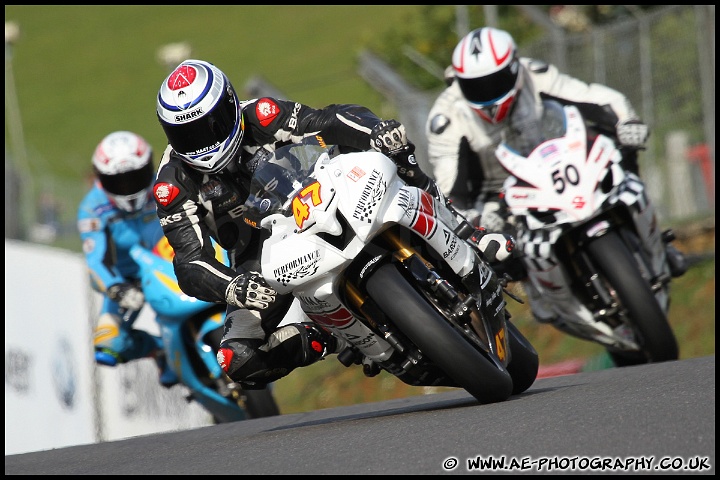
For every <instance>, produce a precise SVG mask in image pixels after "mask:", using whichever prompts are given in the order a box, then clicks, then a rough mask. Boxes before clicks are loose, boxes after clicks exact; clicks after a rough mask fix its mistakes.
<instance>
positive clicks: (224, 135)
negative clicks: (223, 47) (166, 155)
mask: <svg viewBox="0 0 720 480" xmlns="http://www.w3.org/2000/svg"><path fill="white" fill-rule="evenodd" d="M157 116H158V119H159V120H160V125H162V127H163V130H165V135H166V136H167V139H168V142H169V143H170V145H171V146H172V148H173V150H175V152H176V153H177V154H178V155H180V157H181V158H182V159H183V160H184V161H185V162H186V163H188V164H189V165H190V166H192V167H193V168H195V169H196V170H199V171H201V172H205V173H216V172H218V171H220V170H222V169H223V168H225V166H227V165H228V164H229V163H230V160H232V159H233V158H234V157H235V156H236V154H237V152H238V151H239V149H240V142H241V140H242V137H243V131H244V128H245V126H244V124H243V118H242V111H241V108H240V104H239V102H238V97H237V94H236V93H235V89H234V88H233V86H232V84H231V83H230V80H228V78H227V77H226V76H225V74H224V73H223V72H222V71H220V69H219V68H217V67H216V66H214V65H213V64H211V63H208V62H205V61H202V60H185V61H183V62H182V63H180V65H178V66H177V67H176V68H175V70H173V72H172V73H171V74H170V75H169V76H168V77H167V78H166V79H165V80H164V81H163V83H162V85H161V86H160V91H159V92H158V96H157Z"/></svg>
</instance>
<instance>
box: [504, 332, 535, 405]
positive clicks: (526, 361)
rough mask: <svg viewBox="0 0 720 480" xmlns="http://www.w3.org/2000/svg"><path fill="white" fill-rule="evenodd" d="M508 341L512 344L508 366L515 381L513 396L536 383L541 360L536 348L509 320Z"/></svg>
mask: <svg viewBox="0 0 720 480" xmlns="http://www.w3.org/2000/svg"><path fill="white" fill-rule="evenodd" d="M506 324H507V331H508V339H509V344H510V363H509V364H508V366H507V370H508V372H510V377H512V381H513V390H512V394H513V395H518V394H520V393H522V392H524V391H525V390H527V389H528V388H530V386H531V385H532V384H533V383H535V379H536V378H537V374H538V369H539V368H540V359H539V358H538V353H537V351H536V350H535V348H534V347H533V346H532V345H531V344H530V342H529V341H528V340H527V338H525V336H524V335H523V334H522V333H520V330H518V328H517V327H516V326H515V325H514V324H512V323H511V322H510V320H507V322H506Z"/></svg>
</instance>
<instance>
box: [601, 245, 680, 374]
mask: <svg viewBox="0 0 720 480" xmlns="http://www.w3.org/2000/svg"><path fill="white" fill-rule="evenodd" d="M588 253H589V254H590V255H591V256H592V258H593V260H594V262H595V265H597V267H598V268H599V269H600V272H601V273H602V275H603V277H604V278H605V279H606V281H607V282H608V283H609V284H610V285H611V286H612V288H613V289H614V290H615V292H616V293H617V297H618V298H619V300H620V302H621V304H622V307H623V308H624V309H625V310H626V311H627V315H628V316H629V318H630V319H631V323H632V328H633V331H634V332H635V335H636V337H637V340H638V343H639V344H640V347H641V349H642V351H641V352H619V351H616V350H610V349H608V353H609V354H610V356H611V357H612V359H613V361H614V362H615V364H616V365H617V366H628V365H638V364H645V363H650V362H666V361H671V360H677V359H678V356H679V353H678V344H677V340H676V339H675V334H674V333H673V331H672V328H670V323H669V322H668V319H667V315H666V314H665V312H664V311H663V309H662V308H661V307H660V305H659V304H658V302H657V299H656V298H655V294H654V293H653V291H652V289H651V288H650V284H649V283H648V281H647V280H645V279H644V278H643V277H642V275H641V273H640V270H639V269H638V267H637V263H636V261H635V258H634V257H633V255H632V253H631V252H630V250H628V247H627V246H626V245H625V243H623V241H622V239H621V238H620V237H619V235H618V233H616V232H608V233H607V234H605V235H603V236H602V237H599V238H596V239H595V240H593V241H592V242H590V244H589V245H588Z"/></svg>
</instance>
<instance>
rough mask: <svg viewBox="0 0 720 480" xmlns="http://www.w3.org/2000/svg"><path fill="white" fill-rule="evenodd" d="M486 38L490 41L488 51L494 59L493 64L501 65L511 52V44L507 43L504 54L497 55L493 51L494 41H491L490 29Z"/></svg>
mask: <svg viewBox="0 0 720 480" xmlns="http://www.w3.org/2000/svg"><path fill="white" fill-rule="evenodd" d="M488 40H489V42H490V51H491V52H492V55H493V58H494V59H495V65H498V66H500V65H502V64H503V63H504V62H505V60H507V59H508V57H509V56H510V55H511V54H512V50H513V49H512V46H511V45H508V46H507V52H505V54H504V55H503V56H499V55H498V54H497V52H496V51H495V42H494V41H493V37H492V30H490V31H489V32H488Z"/></svg>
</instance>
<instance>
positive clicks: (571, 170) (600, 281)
mask: <svg viewBox="0 0 720 480" xmlns="http://www.w3.org/2000/svg"><path fill="white" fill-rule="evenodd" d="M544 106H545V107H546V108H545V111H544V115H543V125H544V126H555V127H561V128H554V131H552V132H550V131H546V132H545V134H544V135H541V136H539V137H538V138H537V139H536V143H535V144H534V145H532V146H531V148H529V149H527V148H525V146H523V145H520V146H518V145H516V144H515V143H513V140H514V139H513V138H512V136H510V137H508V139H507V142H508V143H503V144H501V145H500V146H499V147H498V149H497V157H498V160H499V161H500V162H501V163H502V165H503V166H504V167H505V168H506V169H507V170H508V172H509V173H510V174H511V176H510V177H508V179H507V180H506V181H505V184H504V193H503V196H502V199H503V201H504V202H505V203H506V204H507V207H508V208H509V210H510V212H511V213H512V214H513V216H514V218H515V220H516V225H517V228H518V230H519V232H518V241H519V243H520V247H521V248H522V250H523V252H524V254H525V256H524V257H523V262H524V263H525V266H526V269H527V274H528V278H527V279H526V280H525V281H524V283H523V285H524V286H525V287H526V291H527V293H528V298H529V300H530V304H531V308H532V310H533V313H534V314H535V316H536V318H537V319H538V320H539V321H544V322H551V323H552V324H553V325H554V326H556V327H557V328H559V329H560V330H563V331H565V332H567V333H570V334H571V335H574V336H577V337H580V338H583V339H586V340H592V341H596V342H598V343H600V344H601V345H604V346H605V347H606V349H608V351H609V352H610V353H611V355H612V356H613V359H614V360H615V361H616V363H618V362H619V363H618V364H619V365H627V364H636V363H644V362H647V361H662V360H667V359H672V358H676V357H677V345H676V343H675V339H674V335H673V333H672V331H671V329H670V327H669V325H668V323H667V318H666V315H667V310H668V308H669V283H670V266H669V265H668V261H667V257H666V253H665V249H666V247H667V243H668V242H669V241H671V238H669V236H668V235H665V234H661V232H660V229H659V227H658V222H657V219H656V215H655V208H654V206H653V205H652V203H651V202H650V201H649V199H648V197H647V194H646V191H645V186H644V184H643V182H642V181H641V180H640V178H639V177H638V176H637V175H636V174H634V173H632V172H628V171H626V170H625V169H624V168H623V167H622V166H621V161H622V155H621V152H620V150H619V148H618V147H616V145H615V142H614V140H613V139H612V138H610V137H608V136H605V135H602V134H598V132H597V131H594V130H593V127H592V124H590V125H588V124H586V123H585V122H584V119H583V116H582V115H581V114H580V111H579V109H578V108H576V107H574V106H564V107H563V105H561V104H559V103H557V102H554V101H546V102H545V104H544ZM618 235H619V237H618ZM666 237H668V238H666ZM616 238H620V241H618V240H616ZM601 245H602V247H601ZM601 252H603V253H601ZM610 252H612V253H613V254H615V255H621V256H622V257H623V258H613V259H610V258H607V259H606V258H605V257H606V256H607V255H608V253H610ZM626 257H627V258H626ZM606 260H607V261H608V262H610V264H609V265H606V264H605V263H606ZM613 261H615V262H621V263H623V262H627V263H628V265H627V267H626V268H627V270H624V271H623V272H622V273H618V267H615V266H614V265H613V264H612V262H613ZM585 278H587V279H588V280H585ZM618 282H623V284H622V285H618ZM624 289H628V291H624ZM629 289H633V291H632V292H630V291H629ZM608 290H609V291H608ZM636 298H643V302H644V303H643V305H644V306H643V307H640V304H639V303H638V302H639V301H638V302H636V301H635V300H634V299H636ZM641 311H642V313H640V312H641ZM651 311H652V312H651ZM643 349H644V350H643ZM628 354H630V355H629V356H628ZM641 354H642V355H641ZM643 355H646V357H643Z"/></svg>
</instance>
